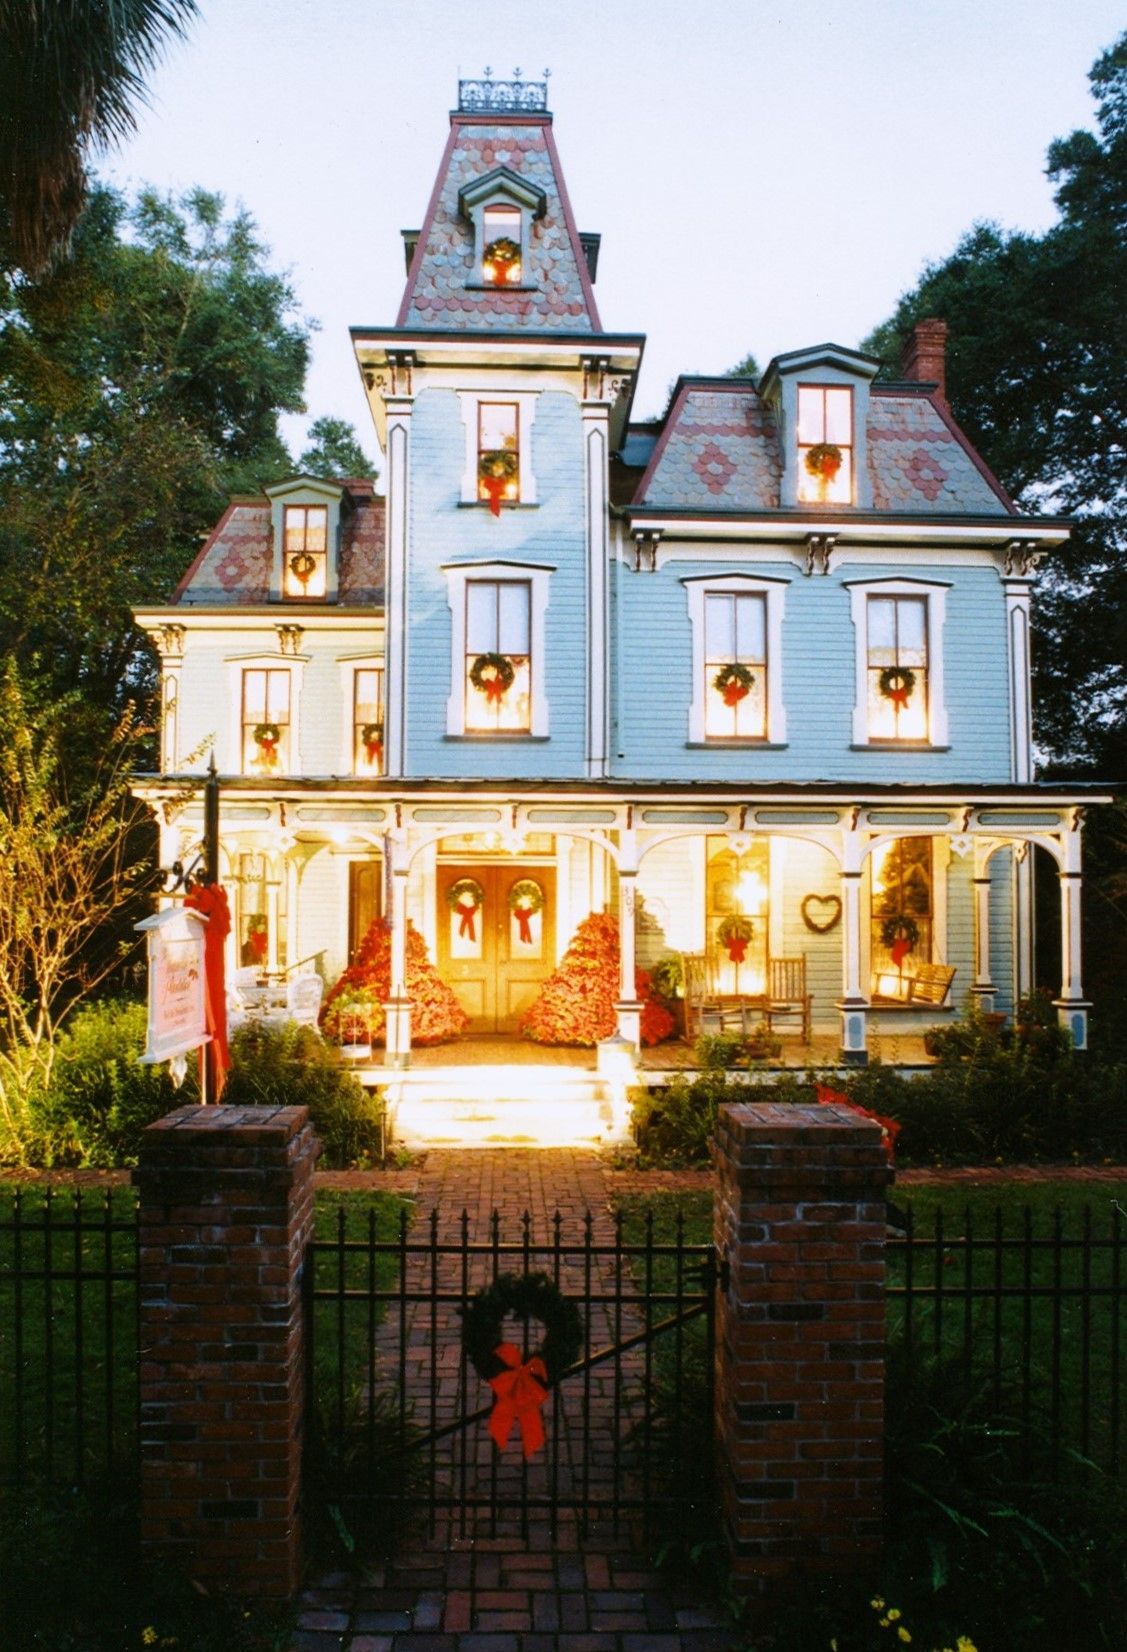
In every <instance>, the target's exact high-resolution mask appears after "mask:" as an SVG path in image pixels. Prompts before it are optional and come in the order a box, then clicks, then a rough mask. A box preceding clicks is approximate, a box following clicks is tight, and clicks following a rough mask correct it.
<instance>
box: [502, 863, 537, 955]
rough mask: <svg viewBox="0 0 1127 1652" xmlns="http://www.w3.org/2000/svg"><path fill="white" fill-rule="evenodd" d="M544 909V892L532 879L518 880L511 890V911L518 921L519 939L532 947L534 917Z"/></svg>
mask: <svg viewBox="0 0 1127 1652" xmlns="http://www.w3.org/2000/svg"><path fill="white" fill-rule="evenodd" d="M543 907H544V891H543V890H542V889H541V887H540V885H539V884H538V883H536V882H535V880H534V879H532V878H518V879H517V881H516V883H514V884H513V887H512V888H511V889H510V890H509V911H510V912H511V913H512V914H513V917H514V918H515V919H516V921H517V929H518V934H519V938H520V939H521V940H522V941H523V942H524V944H525V946H531V945H532V915H533V913H534V912H540V911H542V910H543Z"/></svg>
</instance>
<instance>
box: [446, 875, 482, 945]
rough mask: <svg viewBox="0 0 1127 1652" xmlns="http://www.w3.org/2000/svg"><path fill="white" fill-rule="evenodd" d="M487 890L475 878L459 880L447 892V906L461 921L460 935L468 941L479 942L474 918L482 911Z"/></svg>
mask: <svg viewBox="0 0 1127 1652" xmlns="http://www.w3.org/2000/svg"><path fill="white" fill-rule="evenodd" d="M484 900H485V890H484V889H483V888H482V887H481V885H480V883H478V882H477V880H476V879H474V878H458V879H457V881H456V882H455V883H452V884H451V885H450V887H449V889H448V890H447V891H446V904H447V906H448V907H449V908H450V910H451V912H453V914H454V916H455V917H456V918H458V919H459V920H460V921H459V923H458V934H459V936H460V937H464V938H465V939H466V940H468V941H476V940H477V932H476V931H475V929H474V922H473V921H474V918H475V917H476V916H477V914H478V913H479V912H480V911H481V908H482V903H483V902H484Z"/></svg>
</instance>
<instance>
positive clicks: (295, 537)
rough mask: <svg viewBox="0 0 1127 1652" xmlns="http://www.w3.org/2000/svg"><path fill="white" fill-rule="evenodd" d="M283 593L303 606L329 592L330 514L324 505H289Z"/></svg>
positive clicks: (286, 514) (285, 519) (285, 532)
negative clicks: (303, 603) (304, 603)
mask: <svg viewBox="0 0 1127 1652" xmlns="http://www.w3.org/2000/svg"><path fill="white" fill-rule="evenodd" d="M284 522H285V526H284V530H283V532H284V535H285V557H284V561H283V575H282V579H283V584H282V591H283V594H284V595H285V596H287V597H291V598H294V599H296V600H297V601H299V602H310V601H313V600H314V599H316V598H320V597H324V596H325V594H326V591H327V578H328V571H327V563H328V545H329V513H328V510H327V509H326V507H325V506H324V505H287V506H286V509H285V518H284Z"/></svg>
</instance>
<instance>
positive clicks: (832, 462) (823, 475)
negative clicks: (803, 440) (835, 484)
mask: <svg viewBox="0 0 1127 1652" xmlns="http://www.w3.org/2000/svg"><path fill="white" fill-rule="evenodd" d="M843 457H844V455H843V454H842V451H841V449H840V448H839V447H838V445H837V443H836V442H816V443H815V445H814V446H813V447H812V448H808V449H807V453H806V468H807V470H808V471H809V472H810V474H811V476H817V477H818V478H819V480H820V481H823V482H832V481H833V479H834V477H835V476H836V475H837V473H838V471H839V470H840V469H841V461H842V458H843Z"/></svg>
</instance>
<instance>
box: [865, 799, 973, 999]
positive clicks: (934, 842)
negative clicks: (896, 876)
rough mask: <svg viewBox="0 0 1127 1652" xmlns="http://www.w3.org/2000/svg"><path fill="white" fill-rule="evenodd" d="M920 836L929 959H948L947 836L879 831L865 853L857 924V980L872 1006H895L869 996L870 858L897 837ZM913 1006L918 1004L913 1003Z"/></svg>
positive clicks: (871, 883) (948, 864) (870, 940)
mask: <svg viewBox="0 0 1127 1652" xmlns="http://www.w3.org/2000/svg"><path fill="white" fill-rule="evenodd" d="M905 837H924V838H930V840H931V906H932V911H931V952H932V956H931V959H930V962H931V963H933V964H943V963H946V962H947V958H948V924H947V908H948V880H949V876H950V869H951V839H950V838H949V837H948V836H947V834H946V833H944V832H929V831H918V832H914V831H911V830H910V829H909V828H907V827H905V828H904V829H902V830H900V831H893V830H890V831H888V832H882V833H881V835H880V837H875V838H873V840H872V842H871V843H870V844H869V846H868V849H867V852H866V854H865V868H864V884H863V896H864V913H863V920H862V924H861V979H862V981H866V982H868V987H867V989H866V996H867V997H868V1000H869V1002H870V1003H871V1004H872V1005H873V1007H874V1008H875V1009H879V1010H886V1009H892V1008H895V1007H896V1002H897V1001H896V999H894V998H881V999H877V998H874V996H873V859H874V855H875V853H876V851H877V850H878V849H885V848H887V847H888V845H889V844H890V843H895V842H896V840H897V839H898V838H905ZM914 1007H915V1008H916V1009H918V1008H919V1005H918V1004H917V1005H915V1006H914Z"/></svg>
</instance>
